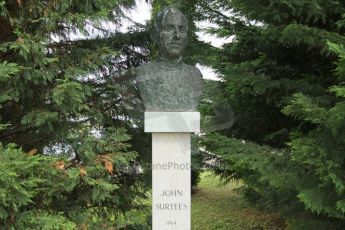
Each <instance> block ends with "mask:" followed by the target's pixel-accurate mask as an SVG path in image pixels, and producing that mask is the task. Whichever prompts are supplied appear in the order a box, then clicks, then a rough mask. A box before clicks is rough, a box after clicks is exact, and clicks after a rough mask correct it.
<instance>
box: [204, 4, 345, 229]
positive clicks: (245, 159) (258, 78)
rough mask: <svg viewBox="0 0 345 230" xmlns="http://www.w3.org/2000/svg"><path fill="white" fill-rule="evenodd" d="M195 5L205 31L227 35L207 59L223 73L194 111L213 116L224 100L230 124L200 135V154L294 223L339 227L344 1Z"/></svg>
mask: <svg viewBox="0 0 345 230" xmlns="http://www.w3.org/2000/svg"><path fill="white" fill-rule="evenodd" d="M198 5H199V16H200V18H204V19H208V20H210V21H211V22H213V23H215V24H216V25H217V27H216V28H213V29H209V32H211V33H215V34H217V35H218V36H221V37H232V38H233V41H232V42H231V43H228V44H225V45H224V46H223V47H222V49H220V50H219V51H218V52H219V54H218V55H216V56H213V60H212V59H211V58H208V59H207V60H210V63H211V64H213V66H214V67H215V68H216V69H217V70H218V71H219V72H220V73H221V75H222V77H223V81H221V82H219V83H218V86H217V88H218V90H219V93H217V94H216V95H215V96H212V95H211V96H209V98H208V99H209V102H211V104H208V105H207V104H205V106H204V109H203V111H204V113H205V114H212V113H214V111H215V109H214V108H215V107H214V105H217V104H222V103H223V104H224V103H227V104H229V105H230V106H231V107H232V108H233V110H234V112H235V123H234V126H233V127H232V128H231V129H226V130H223V131H220V132H218V134H209V135H206V136H205V137H204V138H203V144H204V145H205V147H206V150H208V152H205V154H206V157H208V158H212V159H214V158H215V159H216V160H218V161H219V162H221V163H224V164H225V165H226V167H223V166H224V165H222V164H221V165H213V167H215V171H216V172H217V173H219V174H221V175H222V176H223V178H224V179H225V181H226V180H230V179H239V178H241V179H243V181H244V182H245V184H246V186H245V188H246V189H245V193H246V194H247V195H248V197H249V198H251V199H253V200H255V201H256V202H260V204H262V205H263V206H264V207H266V208H271V209H272V210H278V209H279V210H281V211H282V212H283V213H284V214H286V215H287V216H289V217H290V219H292V221H291V222H290V226H291V227H292V228H293V229H297V228H300V229H337V228H339V229H340V228H341V226H343V224H344V217H345V216H344V214H345V212H344V211H345V210H344V208H343V200H344V198H345V197H344V191H343V186H344V178H343V172H344V170H345V164H344V163H345V161H344V154H343V149H344V147H345V146H344V142H343V135H344V133H343V130H344V128H343V125H344V106H343V105H344V104H343V103H344V102H343V88H342V87H343V81H344V80H343V79H344V76H343V74H344V60H343V59H344V51H343V48H342V47H343V46H344V45H345V37H344V32H345V27H344V26H345V24H344V14H345V4H344V2H343V1H339V0H325V1H319V0H312V1H310V0H308V1H307V0H305V1H304V0H302V1H301V0H299V1H294V0H287V1H286V0H271V1H240V0H233V1H221V0H215V1H203V0H200V1H198ZM338 58H339V59H338ZM336 60H338V61H337V62H336ZM335 62H336V63H335ZM258 144H260V145H261V146H259V145H258ZM210 153H212V154H210ZM214 154H215V155H214ZM302 216H303V217H304V218H306V219H304V220H302V221H299V219H300V218H301V217H302ZM294 219H295V220H294Z"/></svg>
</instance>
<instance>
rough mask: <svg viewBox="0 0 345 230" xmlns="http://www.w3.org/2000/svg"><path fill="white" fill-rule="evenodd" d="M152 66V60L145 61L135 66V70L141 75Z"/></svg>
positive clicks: (150, 69)
mask: <svg viewBox="0 0 345 230" xmlns="http://www.w3.org/2000/svg"><path fill="white" fill-rule="evenodd" d="M153 68H154V64H153V63H152V62H150V63H145V64H142V65H140V66H138V67H137V68H135V72H136V73H137V74H138V75H142V74H145V73H148V72H150V71H152V69H153Z"/></svg>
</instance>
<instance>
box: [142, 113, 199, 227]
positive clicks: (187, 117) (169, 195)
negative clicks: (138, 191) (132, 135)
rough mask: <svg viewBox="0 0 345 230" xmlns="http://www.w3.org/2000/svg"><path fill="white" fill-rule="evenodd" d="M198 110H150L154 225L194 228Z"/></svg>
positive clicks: (147, 118)
mask: <svg viewBox="0 0 345 230" xmlns="http://www.w3.org/2000/svg"><path fill="white" fill-rule="evenodd" d="M199 131H200V114H199V113H198V112H146V113H145V132H150V133H152V229H153V230H172V229H176V230H190V229H191V136H190V133H192V132H196V133H198V132H199Z"/></svg>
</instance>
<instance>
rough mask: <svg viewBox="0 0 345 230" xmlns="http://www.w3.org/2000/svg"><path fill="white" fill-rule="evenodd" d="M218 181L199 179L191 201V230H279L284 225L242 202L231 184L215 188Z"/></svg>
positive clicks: (208, 176) (208, 177) (206, 177)
mask: <svg viewBox="0 0 345 230" xmlns="http://www.w3.org/2000/svg"><path fill="white" fill-rule="evenodd" d="M218 185H219V178H218V177H215V176H213V175H212V174H211V173H209V172H206V173H203V174H202V175H201V181H200V184H199V186H198V190H197V192H196V193H195V194H194V195H193V197H192V230H240V229H241V230H283V229H285V228H286V224H285V221H284V219H283V218H281V217H279V216H278V215H276V214H269V213H263V212H261V211H259V210H257V209H255V207H253V206H252V205H250V204H249V203H248V202H246V201H245V200H244V199H243V198H242V197H241V196H240V195H239V194H238V193H237V192H236V191H234V190H235V189H236V188H238V187H239V186H241V185H240V184H239V183H236V182H233V183H229V184H227V185H226V186H221V187H219V186H218Z"/></svg>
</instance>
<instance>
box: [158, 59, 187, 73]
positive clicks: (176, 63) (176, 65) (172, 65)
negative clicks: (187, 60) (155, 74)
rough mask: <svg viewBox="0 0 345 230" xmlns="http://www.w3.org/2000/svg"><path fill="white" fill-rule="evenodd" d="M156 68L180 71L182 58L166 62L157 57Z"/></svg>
mask: <svg viewBox="0 0 345 230" xmlns="http://www.w3.org/2000/svg"><path fill="white" fill-rule="evenodd" d="M155 64H156V66H157V67H159V68H161V69H165V70H174V69H181V68H182V64H183V61H182V57H179V58H178V59H176V60H173V61H168V60H165V59H163V58H162V57H158V59H157V61H155Z"/></svg>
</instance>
